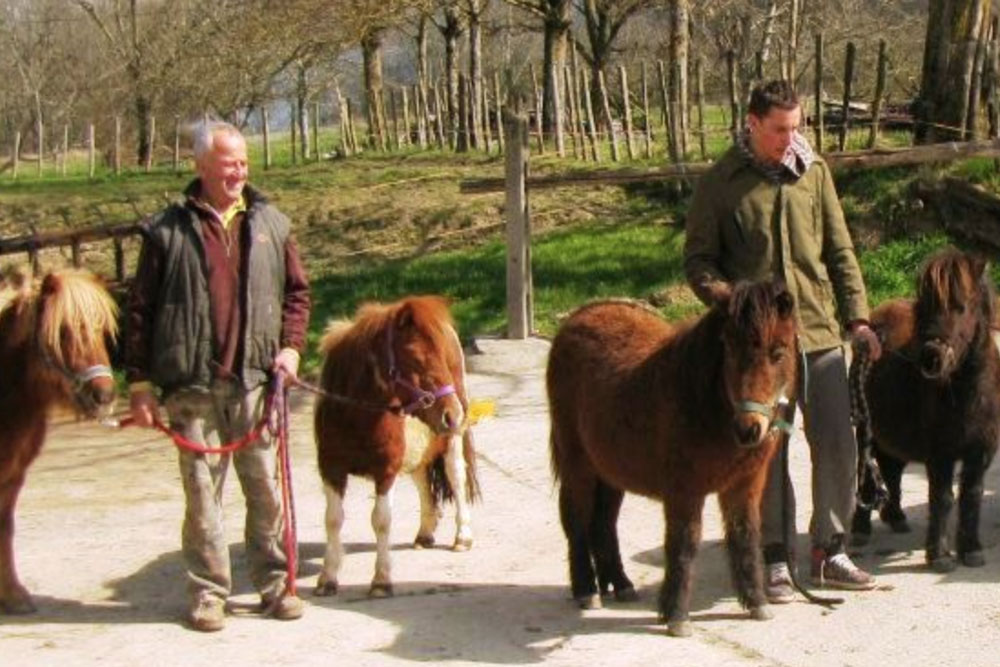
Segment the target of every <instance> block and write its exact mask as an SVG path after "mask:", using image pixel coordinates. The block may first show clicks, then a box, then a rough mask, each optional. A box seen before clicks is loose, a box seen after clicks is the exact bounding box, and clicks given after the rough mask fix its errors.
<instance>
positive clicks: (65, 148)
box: [59, 123, 69, 176]
mask: <svg viewBox="0 0 1000 667" xmlns="http://www.w3.org/2000/svg"><path fill="white" fill-rule="evenodd" d="M68 161H69V123H66V124H65V125H63V142H62V164H61V165H60V167H59V173H60V174H61V175H62V176H65V175H66V163H67V162H68Z"/></svg>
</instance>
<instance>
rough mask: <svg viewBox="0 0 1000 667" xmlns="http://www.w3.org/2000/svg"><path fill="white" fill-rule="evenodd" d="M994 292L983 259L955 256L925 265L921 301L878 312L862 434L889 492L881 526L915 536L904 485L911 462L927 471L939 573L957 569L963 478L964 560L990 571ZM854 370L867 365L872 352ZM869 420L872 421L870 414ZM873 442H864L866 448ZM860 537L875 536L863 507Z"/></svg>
mask: <svg viewBox="0 0 1000 667" xmlns="http://www.w3.org/2000/svg"><path fill="white" fill-rule="evenodd" d="M994 303H995V300H994V294H993V288H992V286H991V284H990V278H989V274H988V272H987V271H986V262H985V261H984V260H982V259H981V258H978V257H975V256H972V255H969V254H965V253H962V252H959V251H958V250H955V249H953V248H948V249H945V250H943V251H940V252H938V253H936V254H935V255H934V256H932V257H931V258H930V259H929V260H928V261H927V263H926V264H925V266H924V268H923V270H922V272H921V274H920V277H919V279H918V281H917V296H916V299H898V300H895V301H891V302H888V303H886V304H883V305H881V306H879V307H878V308H876V309H875V311H874V312H873V313H872V325H873V327H874V328H875V330H876V331H877V332H878V334H879V336H880V337H881V338H882V339H883V354H882V356H881V357H880V358H879V359H878V361H876V362H874V364H871V365H870V368H865V371H864V372H863V373H862V374H861V376H862V379H861V383H862V386H863V387H864V390H863V397H862V398H863V399H865V400H864V401H863V403H862V406H863V409H862V410H861V415H859V417H858V418H857V419H856V421H858V424H857V427H858V429H859V433H866V432H868V431H870V432H871V434H872V437H873V441H872V444H873V447H874V452H875V458H876V460H877V461H878V464H879V470H880V471H881V473H882V476H883V478H884V479H885V483H886V486H887V490H888V501H887V504H886V505H885V506H884V507H883V508H882V509H881V516H882V519H883V520H884V521H885V522H886V523H888V524H890V526H892V528H893V529H894V530H895V531H897V532H908V531H909V524H908V523H907V520H906V514H905V513H904V512H903V509H902V505H901V498H900V495H901V491H900V483H901V480H902V475H903V468H904V466H905V465H906V463H905V462H907V461H919V462H921V463H923V464H924V465H925V466H926V469H927V479H928V483H929V489H930V491H929V505H930V516H929V519H928V525H927V541H926V548H927V551H926V559H927V563H928V564H929V565H930V566H931V567H932V568H933V569H934V570H936V571H939V572H947V571H950V570H953V569H954V568H955V565H956V563H955V554H953V553H952V551H951V549H950V547H949V541H950V540H949V537H948V534H947V523H948V516H949V514H950V513H951V508H952V505H953V504H954V500H955V497H954V493H953V491H952V479H953V477H954V473H955V464H956V463H957V462H959V461H960V462H961V463H962V472H961V476H960V478H959V485H960V492H959V498H958V534H957V537H956V540H955V543H956V547H957V551H958V559H959V560H961V562H962V563H963V564H964V565H968V566H973V567H975V566H980V565H983V563H984V559H983V546H982V543H981V542H980V541H979V513H980V506H981V504H982V498H983V477H984V475H985V473H986V469H987V468H988V467H989V465H990V462H991V461H992V460H993V456H994V455H995V454H996V451H997V443H998V438H1000V355H998V353H997V349H996V347H995V345H994V343H993V336H992V331H991V324H992V322H993V320H994ZM854 363H855V364H866V365H867V364H868V361H867V356H866V354H864V352H863V351H858V353H856V354H855V361H854ZM866 413H867V414H866ZM863 442H864V437H860V438H859V444H863ZM852 528H853V533H854V537H855V540H856V541H859V542H864V541H866V540H867V538H868V536H869V535H870V534H871V530H872V526H871V510H870V508H868V507H860V506H859V507H858V508H857V510H856V511H855V514H854V523H853V527H852Z"/></svg>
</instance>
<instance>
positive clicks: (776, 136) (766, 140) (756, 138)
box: [747, 107, 802, 164]
mask: <svg viewBox="0 0 1000 667" xmlns="http://www.w3.org/2000/svg"><path fill="white" fill-rule="evenodd" d="M801 122H802V108H801V107H795V108H794V109H780V108H778V107H772V108H771V109H770V110H769V111H768V112H767V113H766V114H765V115H763V116H756V115H754V114H749V115H748V116H747V124H748V125H749V127H750V148H751V149H752V150H753V152H754V155H756V156H757V159H758V160H760V161H761V162H765V163H767V164H776V163H778V162H781V159H782V158H783V157H784V156H785V151H786V150H788V146H789V145H790V144H791V143H792V136H793V135H794V134H795V133H796V132H797V131H798V129H799V125H800V124H801Z"/></svg>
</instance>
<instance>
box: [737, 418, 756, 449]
mask: <svg viewBox="0 0 1000 667" xmlns="http://www.w3.org/2000/svg"><path fill="white" fill-rule="evenodd" d="M736 437H737V438H738V439H739V441H740V444H743V445H750V444H753V443H755V442H757V441H758V440H760V424H759V423H757V422H756V421H755V422H753V423H751V424H750V426H748V427H746V428H744V427H742V426H740V425H739V424H737V425H736Z"/></svg>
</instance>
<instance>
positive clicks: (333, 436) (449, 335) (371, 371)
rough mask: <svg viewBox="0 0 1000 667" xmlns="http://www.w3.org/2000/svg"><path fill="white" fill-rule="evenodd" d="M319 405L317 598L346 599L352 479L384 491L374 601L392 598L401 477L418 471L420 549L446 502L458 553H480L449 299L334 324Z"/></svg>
mask: <svg viewBox="0 0 1000 667" xmlns="http://www.w3.org/2000/svg"><path fill="white" fill-rule="evenodd" d="M321 348H322V352H323V354H324V361H323V370H322V375H321V381H320V384H321V386H322V389H323V391H324V392H325V393H323V394H321V395H320V396H319V398H318V399H317V402H316V413H315V431H316V444H317V448H318V457H319V470H320V475H321V476H322V478H323V483H324V491H325V493H326V501H327V509H326V530H327V547H326V554H325V556H324V559H323V571H322V572H321V573H320V575H319V580H318V582H317V588H316V592H317V594H319V595H333V594H335V593H336V592H337V586H338V583H337V575H338V572H339V570H340V564H341V561H342V559H343V547H342V545H341V540H340V530H341V527H342V525H343V522H344V508H343V499H344V492H345V491H346V488H347V477H348V475H361V476H364V477H368V478H370V479H372V480H373V481H374V483H375V493H376V499H375V508H374V511H373V512H372V528H373V529H374V530H375V535H376V549H377V553H376V561H375V576H374V578H373V579H372V583H371V589H370V592H369V594H370V595H371V596H373V597H383V596H388V595H392V577H391V572H390V570H391V562H390V556H389V529H390V526H391V523H392V511H391V506H392V490H393V485H394V483H395V481H396V476H397V475H399V474H400V473H410V474H411V475H412V476H413V480H414V482H415V483H416V486H417V491H418V493H419V495H420V529H419V532H418V533H417V536H416V539H415V540H414V546H415V547H417V548H423V547H429V546H432V545H433V544H434V530H435V528H436V527H437V523H438V520H439V518H440V512H439V509H438V505H439V502H440V501H442V500H450V499H453V500H454V501H455V504H456V506H457V511H456V528H457V530H456V534H455V542H454V549H455V550H456V551H465V550H467V549H469V548H470V547H471V546H472V529H471V525H470V511H469V505H470V504H471V503H472V502H473V501H474V500H475V499H476V498H477V497H478V493H479V490H478V482H477V480H476V465H475V463H476V462H475V449H474V446H473V443H472V433H471V431H469V430H468V428H467V423H466V419H467V415H468V408H469V403H468V399H467V396H466V391H465V358H464V356H463V355H462V347H461V344H460V342H459V339H458V335H457V334H456V332H455V328H454V324H453V323H452V319H451V315H450V314H449V312H448V304H447V301H446V300H445V299H443V298H441V297H436V296H419V297H409V298H406V299H402V300H401V301H397V302H395V303H392V304H388V305H383V304H366V305H364V306H362V307H361V309H360V310H359V311H358V313H357V315H356V317H355V318H354V320H353V322H335V323H333V324H332V325H331V326H330V327H329V328H328V329H327V331H326V334H325V335H324V337H323V340H322V343H321Z"/></svg>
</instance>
